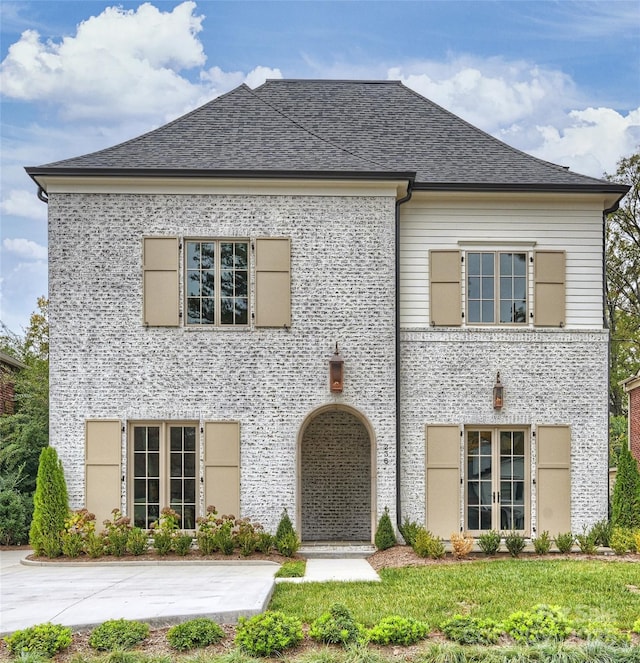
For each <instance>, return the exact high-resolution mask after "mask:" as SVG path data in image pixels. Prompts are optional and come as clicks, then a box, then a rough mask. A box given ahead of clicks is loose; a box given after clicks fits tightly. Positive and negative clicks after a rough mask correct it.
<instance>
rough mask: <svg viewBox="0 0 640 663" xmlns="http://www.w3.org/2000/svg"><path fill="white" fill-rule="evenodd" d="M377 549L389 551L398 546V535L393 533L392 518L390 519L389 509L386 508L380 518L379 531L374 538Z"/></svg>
mask: <svg viewBox="0 0 640 663" xmlns="http://www.w3.org/2000/svg"><path fill="white" fill-rule="evenodd" d="M374 542H375V544H376V548H377V549H378V550H387V549H388V548H393V546H395V545H396V543H397V540H396V533H395V532H394V531H393V525H392V524H391V518H390V517H389V509H388V508H387V507H386V506H385V508H384V513H383V514H382V516H380V520H379V521H378V529H377V530H376V535H375V538H374Z"/></svg>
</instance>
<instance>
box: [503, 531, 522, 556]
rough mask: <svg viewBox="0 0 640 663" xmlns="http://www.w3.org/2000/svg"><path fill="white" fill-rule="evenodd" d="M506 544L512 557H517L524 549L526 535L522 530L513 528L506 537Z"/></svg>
mask: <svg viewBox="0 0 640 663" xmlns="http://www.w3.org/2000/svg"><path fill="white" fill-rule="evenodd" d="M504 545H505V546H506V547H507V550H508V551H509V554H510V555H511V557H517V556H518V555H519V554H520V553H521V552H522V551H523V550H524V546H525V540H524V536H522V534H520V532H516V531H515V530H512V531H511V532H509V533H508V534H507V535H506V536H505V537H504Z"/></svg>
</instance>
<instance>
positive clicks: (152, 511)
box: [149, 504, 160, 524]
mask: <svg viewBox="0 0 640 663" xmlns="http://www.w3.org/2000/svg"><path fill="white" fill-rule="evenodd" d="M158 518H160V506H159V505H158V504H150V505H149V524H151V523H152V522H154V521H155V520H158Z"/></svg>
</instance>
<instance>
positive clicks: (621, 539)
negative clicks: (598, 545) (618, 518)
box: [609, 526, 633, 555]
mask: <svg viewBox="0 0 640 663" xmlns="http://www.w3.org/2000/svg"><path fill="white" fill-rule="evenodd" d="M632 539H633V532H631V530H628V529H626V528H624V527H617V526H616V527H614V528H613V529H612V530H611V537H610V539H609V546H610V547H611V550H613V552H614V553H615V554H616V555H624V554H625V553H626V552H627V551H628V550H631V548H632V545H633V542H632Z"/></svg>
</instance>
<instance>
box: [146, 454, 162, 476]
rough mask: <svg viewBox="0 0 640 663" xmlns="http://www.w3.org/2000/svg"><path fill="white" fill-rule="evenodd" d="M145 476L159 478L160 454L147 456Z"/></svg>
mask: <svg viewBox="0 0 640 663" xmlns="http://www.w3.org/2000/svg"><path fill="white" fill-rule="evenodd" d="M147 459H148V460H147V476H150V477H159V476H160V454H158V453H150V454H149V455H148V456H147Z"/></svg>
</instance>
